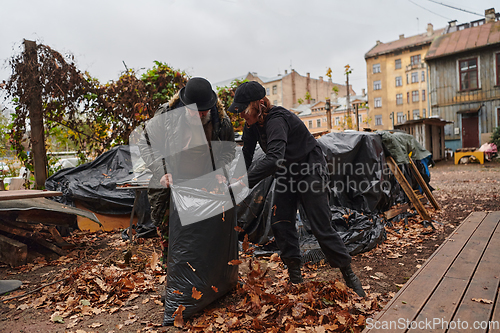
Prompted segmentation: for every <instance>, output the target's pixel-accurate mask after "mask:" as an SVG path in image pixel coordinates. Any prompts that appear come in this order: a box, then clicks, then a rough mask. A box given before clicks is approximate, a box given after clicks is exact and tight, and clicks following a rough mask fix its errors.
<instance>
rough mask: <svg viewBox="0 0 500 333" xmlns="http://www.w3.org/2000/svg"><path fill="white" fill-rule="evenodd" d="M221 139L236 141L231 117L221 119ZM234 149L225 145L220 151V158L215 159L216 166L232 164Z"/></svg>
mask: <svg viewBox="0 0 500 333" xmlns="http://www.w3.org/2000/svg"><path fill="white" fill-rule="evenodd" d="M218 139H219V140H220V141H229V142H234V129H233V124H231V120H230V119H229V117H224V118H223V119H222V120H221V124H220V131H219V138H218ZM234 153H235V151H234V149H229V148H228V147H225V148H224V149H223V151H222V152H221V153H220V160H219V161H215V164H216V168H220V167H222V166H226V165H230V164H231V162H232V161H233V159H234Z"/></svg>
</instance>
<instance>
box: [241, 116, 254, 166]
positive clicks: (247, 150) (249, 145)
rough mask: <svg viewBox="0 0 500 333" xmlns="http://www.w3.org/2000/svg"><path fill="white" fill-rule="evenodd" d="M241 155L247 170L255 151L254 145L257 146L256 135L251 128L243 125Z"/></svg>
mask: <svg viewBox="0 0 500 333" xmlns="http://www.w3.org/2000/svg"><path fill="white" fill-rule="evenodd" d="M241 139H242V141H243V148H242V149H241V150H242V151H243V157H244V158H245V166H246V167H247V170H248V169H249V168H250V165H251V164H252V160H253V154H254V153H255V146H257V136H256V135H255V133H253V132H252V129H250V128H249V127H247V126H245V127H244V128H243V137H242V138H241Z"/></svg>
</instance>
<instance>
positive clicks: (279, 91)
mask: <svg viewBox="0 0 500 333" xmlns="http://www.w3.org/2000/svg"><path fill="white" fill-rule="evenodd" d="M234 79H239V80H245V79H246V80H248V81H257V82H259V83H260V84H262V85H263V86H264V88H266V96H267V98H269V100H270V101H271V104H273V105H279V106H283V107H284V108H286V109H289V110H290V109H291V108H294V107H298V106H299V105H300V104H311V105H314V104H315V103H317V102H319V101H321V100H322V101H325V100H326V99H327V98H330V97H331V95H332V92H333V87H337V89H338V96H345V95H346V94H347V87H346V85H343V84H339V83H334V82H332V80H331V79H328V80H327V81H325V80H324V79H323V77H322V76H320V77H319V78H318V79H314V78H311V76H310V74H309V73H306V76H302V75H300V74H299V73H297V72H296V71H295V70H294V69H292V70H291V72H288V71H287V70H285V73H284V74H283V75H281V74H280V75H278V76H275V77H271V78H268V77H264V76H261V75H258V74H257V73H255V72H249V73H248V74H247V75H244V76H240V77H237V78H234ZM234 79H231V80H226V81H224V82H219V83H216V84H214V86H219V87H222V86H227V85H229V84H230V83H231V82H232V81H233V80H234ZM349 93H350V94H351V95H354V94H355V93H354V90H353V89H352V86H351V85H349Z"/></svg>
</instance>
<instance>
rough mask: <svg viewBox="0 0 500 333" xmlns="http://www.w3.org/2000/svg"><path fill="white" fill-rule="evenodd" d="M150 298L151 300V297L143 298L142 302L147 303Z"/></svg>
mask: <svg viewBox="0 0 500 333" xmlns="http://www.w3.org/2000/svg"><path fill="white" fill-rule="evenodd" d="M149 300H150V299H149V298H146V299H143V300H142V304H146V303H147V302H149Z"/></svg>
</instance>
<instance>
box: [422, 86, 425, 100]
mask: <svg viewBox="0 0 500 333" xmlns="http://www.w3.org/2000/svg"><path fill="white" fill-rule="evenodd" d="M422 102H425V89H423V90H422Z"/></svg>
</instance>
